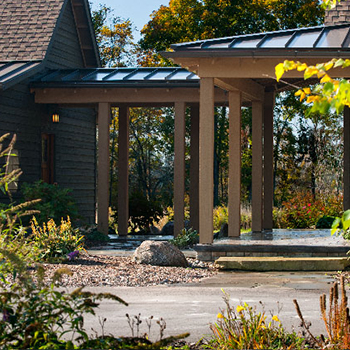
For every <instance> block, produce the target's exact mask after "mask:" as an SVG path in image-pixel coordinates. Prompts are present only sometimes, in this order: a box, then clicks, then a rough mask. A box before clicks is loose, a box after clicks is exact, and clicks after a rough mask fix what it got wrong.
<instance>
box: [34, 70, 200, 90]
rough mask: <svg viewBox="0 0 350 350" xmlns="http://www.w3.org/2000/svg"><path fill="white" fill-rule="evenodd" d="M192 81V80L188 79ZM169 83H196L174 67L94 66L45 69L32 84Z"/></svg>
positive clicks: (191, 77) (154, 84) (192, 78)
mask: <svg viewBox="0 0 350 350" xmlns="http://www.w3.org/2000/svg"><path fill="white" fill-rule="evenodd" d="M191 82H192V83H191ZM136 83H137V84H139V86H138V87H142V86H147V87H152V86H163V85H164V86H169V85H174V86H177V85H181V86H183V85H186V86H192V85H193V84H197V85H198V84H199V78H198V76H196V75H195V74H193V73H191V72H189V71H188V70H186V69H183V68H177V67H166V68H159V67H152V68H97V69H57V70H50V71H47V72H46V73H45V74H42V75H41V76H40V77H37V78H36V79H35V80H34V81H33V82H32V84H33V86H36V87H41V86H51V87H74V86H85V87H88V86H89V85H93V86H97V85H100V86H116V87H118V86H123V87H127V86H132V87H135V84H136Z"/></svg>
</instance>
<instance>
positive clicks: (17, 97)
mask: <svg viewBox="0 0 350 350" xmlns="http://www.w3.org/2000/svg"><path fill="white" fill-rule="evenodd" d="M0 48H1V50H0V134H4V133H8V132H10V133H11V134H16V135H17V142H16V145H15V153H16V154H17V157H16V158H14V157H12V160H13V161H14V162H15V163H16V164H15V165H16V166H19V167H20V168H21V169H22V171H23V175H22V176H21V177H20V182H19V184H18V186H19V188H20V187H21V183H23V182H34V181H38V180H40V179H41V180H44V181H46V182H48V183H58V184H59V185H61V186H62V187H66V188H70V189H72V194H73V196H74V198H75V200H76V201H77V204H78V206H79V211H80V215H81V216H82V217H83V218H84V221H86V222H87V223H94V222H95V203H96V198H95V197H96V193H95V192H96V190H95V188H96V178H95V177H96V176H95V174H96V171H95V167H96V113H95V111H94V110H93V109H91V108H80V109H78V108H74V109H72V108H71V109H68V108H59V107H58V106H55V105H48V104H43V105H39V104H36V103H35V101H34V95H33V94H32V93H31V91H30V86H29V84H30V81H31V80H32V79H33V78H34V77H37V76H41V75H42V74H44V73H45V72H47V70H48V69H54V68H55V69H57V68H60V69H67V68H88V67H99V66H100V60H99V54H98V48H97V45H96V41H95V37H94V31H93V27H92V22H91V17H90V10H89V5H88V1H87V0H6V1H1V2H0ZM54 113H58V114H59V123H57V122H56V123H55V122H53V120H52V115H53V114H54ZM14 196H16V193H14ZM17 196H19V194H17Z"/></svg>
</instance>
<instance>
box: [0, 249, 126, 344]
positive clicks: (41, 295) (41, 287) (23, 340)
mask: <svg viewBox="0 0 350 350" xmlns="http://www.w3.org/2000/svg"><path fill="white" fill-rule="evenodd" d="M1 253H2V254H3V255H4V256H5V257H6V259H8V260H10V261H11V264H12V266H13V271H14V273H13V276H15V280H14V281H9V280H8V279H7V278H6V277H5V276H1V281H2V283H4V284H5V286H6V288H5V289H2V290H1V292H0V310H1V313H2V321H0V347H1V348H4V349H5V348H6V349H10V348H11V349H74V348H76V347H75V344H74V343H73V341H85V342H86V341H88V339H89V337H88V335H87V333H86V332H85V330H84V328H83V324H84V318H83V315H84V314H93V315H94V314H95V312H94V309H95V308H96V307H97V306H98V305H99V304H98V303H97V302H98V301H99V300H102V299H111V300H114V301H117V302H119V303H123V304H125V305H127V304H126V303H125V302H124V301H123V300H122V299H120V298H118V297H117V296H115V295H112V294H109V293H100V294H95V293H91V292H85V291H83V290H82V289H83V288H78V289H76V290H74V291H73V292H71V293H65V292H64V291H57V290H55V286H56V285H57V283H58V282H59V279H60V278H61V276H62V275H63V274H70V271H69V270H68V269H60V270H58V271H56V273H55V275H54V276H53V279H52V281H51V283H50V285H49V286H47V285H45V284H44V277H45V276H44V269H43V268H42V267H40V266H39V267H37V269H36V276H35V277H36V279H33V278H32V277H31V276H30V274H28V271H27V266H26V264H25V263H24V262H23V261H21V260H20V259H19V258H18V257H16V256H15V255H14V254H11V253H9V252H7V251H1ZM68 336H69V337H70V339H69V338H68ZM74 337H77V338H75V339H74ZM64 339H65V340H64ZM67 339H69V340H67Z"/></svg>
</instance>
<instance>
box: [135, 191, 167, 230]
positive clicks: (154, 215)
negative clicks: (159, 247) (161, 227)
mask: <svg viewBox="0 0 350 350" xmlns="http://www.w3.org/2000/svg"><path fill="white" fill-rule="evenodd" d="M129 215H130V219H129V226H130V227H131V230H132V231H133V232H136V231H138V230H139V231H142V232H149V230H150V226H151V225H153V223H154V222H155V223H157V222H159V220H160V218H161V217H162V216H163V208H162V206H161V204H160V202H158V201H156V200H152V199H148V198H146V196H145V195H144V194H143V193H141V192H133V193H132V194H131V195H130V200H129Z"/></svg>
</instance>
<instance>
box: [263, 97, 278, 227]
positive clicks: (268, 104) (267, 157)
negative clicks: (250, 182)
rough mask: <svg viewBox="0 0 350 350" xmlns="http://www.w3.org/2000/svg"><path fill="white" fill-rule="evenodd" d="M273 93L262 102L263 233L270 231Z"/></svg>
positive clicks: (271, 225) (271, 224)
mask: <svg viewBox="0 0 350 350" xmlns="http://www.w3.org/2000/svg"><path fill="white" fill-rule="evenodd" d="M274 105H275V93H274V92H273V91H267V92H265V101H264V217H263V225H264V226H263V227H264V231H266V232H269V231H272V228H273V222H272V209H273V108H274Z"/></svg>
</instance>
